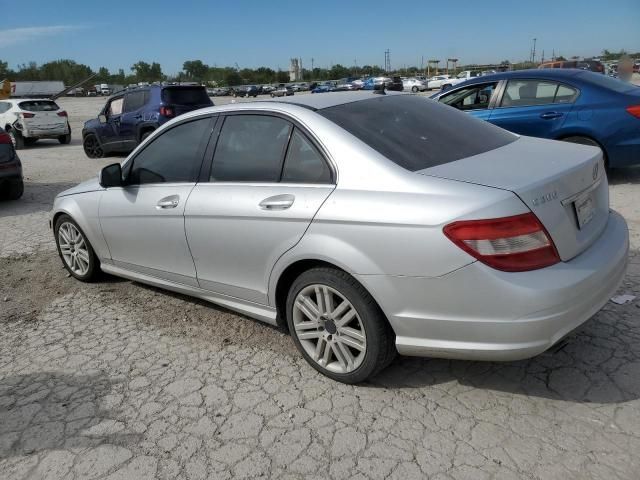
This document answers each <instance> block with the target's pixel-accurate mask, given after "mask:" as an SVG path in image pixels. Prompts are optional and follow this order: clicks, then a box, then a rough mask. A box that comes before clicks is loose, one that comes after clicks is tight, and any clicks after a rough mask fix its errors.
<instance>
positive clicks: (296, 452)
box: [0, 99, 640, 480]
mask: <svg viewBox="0 0 640 480" xmlns="http://www.w3.org/2000/svg"><path fill="white" fill-rule="evenodd" d="M99 100H100V99H62V100H61V102H60V103H62V104H63V105H64V107H65V108H66V109H67V110H68V111H69V114H70V118H71V119H72V121H75V122H76V123H75V124H72V128H73V130H74V134H75V136H76V137H77V136H78V135H79V133H80V128H79V126H78V125H79V122H80V121H81V120H84V119H85V118H87V117H88V116H89V115H91V114H92V113H94V112H95V111H97V109H98V106H99V104H100V102H99ZM20 156H21V158H22V160H23V163H24V168H25V175H26V176H27V177H28V180H27V185H26V193H25V197H24V198H23V199H22V200H20V201H17V202H3V203H0V329H1V330H0V478H2V479H3V480H5V479H6V480H9V479H78V480H80V479H110V480H111V479H136V480H137V479H146V478H161V479H170V478H171V479H174V478H185V479H227V478H278V479H302V478H305V479H306V478H311V479H326V478H336V479H342V478H350V479H369V478H372V479H402V480H405V479H422V478H434V479H512V478H524V479H554V478H561V479H563V480H566V479H587V478H597V479H637V478H638V477H639V476H640V433H639V432H640V326H639V322H638V319H639V317H640V288H639V284H640V256H638V255H637V251H638V249H639V248H640V237H639V234H640V226H639V222H640V207H639V205H640V191H639V190H638V187H637V184H638V182H639V181H640V173H639V172H638V171H637V170H633V171H627V172H614V174H613V175H612V180H611V184H612V185H611V203H612V206H613V208H615V209H617V210H618V211H620V212H621V213H622V214H623V215H624V216H625V217H626V218H627V221H628V223H629V227H630V229H631V246H632V251H631V258H630V262H631V263H630V266H629V271H628V275H627V279H626V280H625V282H624V284H623V285H622V286H621V288H620V291H619V293H629V294H632V295H636V296H638V297H639V298H636V299H635V300H633V301H632V302H631V303H628V304H625V305H616V304H614V303H612V302H609V303H608V304H607V305H606V306H605V308H604V309H603V310H602V311H601V312H600V313H598V314H597V315H596V316H595V317H594V318H593V319H591V320H590V321H589V322H587V323H586V324H585V325H583V326H582V327H581V328H580V329H578V330H577V331H575V332H574V333H572V334H571V335H570V336H568V337H567V338H566V339H565V340H564V341H563V342H561V343H560V344H559V345H557V346H556V347H554V348H553V349H552V350H550V351H548V352H546V353H544V354H542V355H540V356H538V357H536V358H533V359H530V360H526V361H520V362H509V363H482V362H463V361H448V360H436V359H419V358H398V359H397V360H396V361H395V362H394V363H393V364H392V365H391V367H389V368H388V369H387V370H385V371H384V372H382V373H381V374H380V375H378V376H377V377H375V378H374V379H373V380H372V381H371V382H369V383H366V384H363V385H359V386H348V385H342V384H339V383H336V382H333V381H331V380H329V379H327V378H325V377H323V376H321V375H320V374H318V373H317V372H316V371H315V370H313V369H312V368H311V367H310V366H308V365H307V364H306V362H305V361H304V360H303V359H302V357H301V356H300V355H299V354H298V353H297V351H296V350H295V348H294V347H293V344H292V342H291V341H290V339H289V337H288V336H286V335H284V334H283V333H281V332H280V331H278V330H277V329H275V328H272V327H270V326H267V325H264V324H261V323H259V322H257V321H254V320H250V319H248V318H244V317H242V316H240V315H237V314H235V313H232V312H229V311H227V310H224V309H221V308H218V307H216V306H213V305H210V304H206V303H204V302H201V301H198V300H194V299H190V298H187V297H183V296H180V295H176V294H171V293H165V292H162V291H160V290H157V289H154V288H150V287H147V286H143V285H140V284H137V283H133V282H129V281H125V280H120V279H114V278H106V279H104V281H101V282H98V283H95V284H81V283H79V282H77V281H75V280H74V279H72V278H68V277H67V275H66V272H65V271H64V270H63V269H62V266H61V262H60V260H59V259H58V258H57V255H56V253H55V251H54V243H53V239H52V236H51V233H50V231H49V230H48V227H47V223H46V222H47V212H48V210H49V209H50V205H51V201H52V199H53V196H54V195H55V194H56V193H57V192H58V191H60V190H63V189H64V188H67V187H68V186H69V185H72V184H74V183H76V182H78V181H81V180H83V179H86V178H88V177H90V176H92V175H94V174H95V173H96V171H97V170H98V169H99V168H100V167H101V166H103V165H106V164H108V163H110V162H112V161H118V159H113V158H111V159H104V160H100V161H94V160H89V159H87V158H85V157H84V154H83V153H82V150H81V146H80V144H79V140H78V139H77V138H75V139H74V140H73V143H72V145H70V146H59V145H57V144H56V143H50V142H41V144H40V143H39V144H37V145H36V147H34V148H33V149H29V150H25V151H23V152H21V154H20Z"/></svg>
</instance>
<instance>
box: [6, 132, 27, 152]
mask: <svg viewBox="0 0 640 480" xmlns="http://www.w3.org/2000/svg"><path fill="white" fill-rule="evenodd" d="M7 133H8V134H9V136H10V137H11V143H13V148H15V149H16V150H22V149H23V148H24V147H25V142H24V137H23V136H22V134H21V133H20V132H18V131H17V130H15V129H13V128H12V129H10V130H9V131H8V132H7Z"/></svg>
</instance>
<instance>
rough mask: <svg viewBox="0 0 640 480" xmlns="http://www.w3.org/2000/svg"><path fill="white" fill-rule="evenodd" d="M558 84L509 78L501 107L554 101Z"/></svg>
mask: <svg viewBox="0 0 640 480" xmlns="http://www.w3.org/2000/svg"><path fill="white" fill-rule="evenodd" d="M557 89H558V84H557V83H555V82H549V81H545V80H509V82H508V83H507V88H506V89H505V91H504V95H503V97H502V102H501V104H500V106H501V107H524V106H531V105H546V104H549V103H553V99H554V98H555V96H556V90H557Z"/></svg>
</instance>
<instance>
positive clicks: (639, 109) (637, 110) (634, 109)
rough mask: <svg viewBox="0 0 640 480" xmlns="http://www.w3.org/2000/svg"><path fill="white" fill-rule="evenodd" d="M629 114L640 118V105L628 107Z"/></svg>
mask: <svg viewBox="0 0 640 480" xmlns="http://www.w3.org/2000/svg"><path fill="white" fill-rule="evenodd" d="M627 112H629V113H630V114H631V115H633V116H634V117H636V118H640V105H631V106H630V107H627Z"/></svg>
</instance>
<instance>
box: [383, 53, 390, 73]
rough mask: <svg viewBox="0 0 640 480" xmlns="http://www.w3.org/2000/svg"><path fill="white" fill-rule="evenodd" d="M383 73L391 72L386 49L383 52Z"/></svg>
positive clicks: (388, 54)
mask: <svg viewBox="0 0 640 480" xmlns="http://www.w3.org/2000/svg"><path fill="white" fill-rule="evenodd" d="M384 71H385V72H387V73H389V72H390V71H391V52H390V51H389V49H388V48H387V49H386V50H385V51H384Z"/></svg>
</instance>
